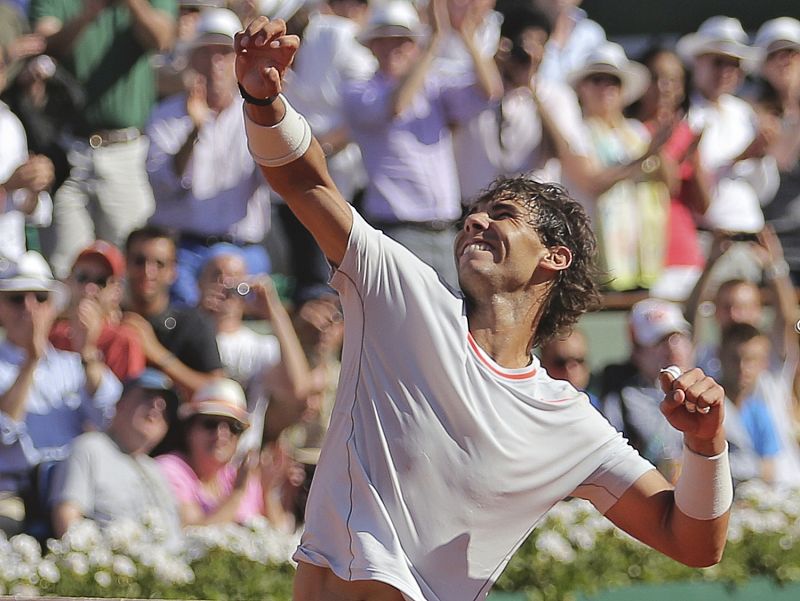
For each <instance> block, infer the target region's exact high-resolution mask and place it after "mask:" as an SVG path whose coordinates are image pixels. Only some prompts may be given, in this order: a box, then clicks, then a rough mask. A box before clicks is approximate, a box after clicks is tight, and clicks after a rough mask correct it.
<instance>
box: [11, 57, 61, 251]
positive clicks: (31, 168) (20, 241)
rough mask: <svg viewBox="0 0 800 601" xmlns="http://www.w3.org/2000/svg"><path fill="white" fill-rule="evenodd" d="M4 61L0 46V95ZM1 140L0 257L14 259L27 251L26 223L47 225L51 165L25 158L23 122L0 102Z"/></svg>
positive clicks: (40, 158)
mask: <svg viewBox="0 0 800 601" xmlns="http://www.w3.org/2000/svg"><path fill="white" fill-rule="evenodd" d="M7 59H8V55H7V53H6V51H5V49H4V48H3V47H2V45H0V92H2V91H3V89H4V88H5V86H6V69H7V67H8V60H7ZM0 140H2V143H1V144H0V256H3V257H6V258H8V259H12V260H15V259H17V258H19V257H20V256H21V255H22V253H24V252H25V251H26V250H27V243H26V240H25V223H26V222H28V223H30V224H31V225H35V226H39V227H44V226H47V225H49V224H50V218H51V216H52V211H53V203H52V200H51V199H50V195H49V194H48V192H47V190H48V189H49V188H50V186H51V184H52V183H53V177H54V173H53V163H52V162H51V161H50V159H48V158H47V157H45V156H43V155H28V145H27V139H26V137H25V130H24V129H23V127H22V123H20V121H19V119H17V117H16V116H15V115H14V114H13V113H12V112H11V111H10V110H9V108H8V107H7V106H6V105H5V104H3V103H2V102H0Z"/></svg>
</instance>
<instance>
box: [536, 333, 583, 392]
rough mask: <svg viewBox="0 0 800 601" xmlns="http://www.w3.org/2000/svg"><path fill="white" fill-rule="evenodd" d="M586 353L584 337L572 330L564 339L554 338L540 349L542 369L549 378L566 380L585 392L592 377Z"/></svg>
mask: <svg viewBox="0 0 800 601" xmlns="http://www.w3.org/2000/svg"><path fill="white" fill-rule="evenodd" d="M587 353H588V348H587V344H586V337H585V336H584V335H583V333H581V332H580V331H578V330H573V332H572V333H571V334H570V335H569V336H567V337H566V338H556V339H554V340H551V341H550V342H548V343H547V344H545V345H544V346H543V347H542V357H541V363H542V367H544V368H545V370H547V374H548V375H549V376H550V377H551V378H555V379H556V380H566V381H567V382H569V383H570V384H572V385H573V386H574V387H575V388H577V389H578V390H585V389H586V387H587V386H588V384H589V378H590V376H591V375H592V374H591V372H590V371H589V364H588V362H587V361H586V355H587Z"/></svg>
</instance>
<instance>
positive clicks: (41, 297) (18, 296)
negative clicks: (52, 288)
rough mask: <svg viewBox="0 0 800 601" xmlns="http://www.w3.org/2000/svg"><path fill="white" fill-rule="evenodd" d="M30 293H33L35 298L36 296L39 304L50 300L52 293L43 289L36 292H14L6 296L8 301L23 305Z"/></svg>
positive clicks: (19, 305) (12, 303)
mask: <svg viewBox="0 0 800 601" xmlns="http://www.w3.org/2000/svg"><path fill="white" fill-rule="evenodd" d="M28 294H32V295H33V298H35V299H36V302H37V303H39V304H42V303H46V302H47V301H48V300H50V293H49V292H44V291H41V290H39V291H36V292H17V293H14V294H8V295H6V296H5V297H4V298H5V300H6V302H7V303H9V304H11V305H16V306H18V307H21V306H22V305H24V304H25V297H26V296H27V295H28Z"/></svg>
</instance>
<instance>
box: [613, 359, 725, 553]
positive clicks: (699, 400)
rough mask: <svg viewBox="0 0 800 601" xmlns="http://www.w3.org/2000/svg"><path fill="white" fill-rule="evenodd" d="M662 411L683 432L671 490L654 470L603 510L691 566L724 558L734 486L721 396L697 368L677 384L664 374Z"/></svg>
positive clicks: (636, 533) (622, 524) (652, 545)
mask: <svg viewBox="0 0 800 601" xmlns="http://www.w3.org/2000/svg"><path fill="white" fill-rule="evenodd" d="M661 385H662V388H663V389H664V390H665V396H664V401H663V402H662V404H661V411H662V413H663V414H664V416H665V417H666V418H667V420H668V421H669V422H670V424H671V425H672V426H673V427H675V428H677V429H678V430H680V431H682V432H683V435H684V460H683V466H682V470H681V475H680V476H679V477H678V481H677V482H676V484H675V487H674V489H673V487H672V485H670V484H669V483H668V482H667V481H666V480H665V479H664V478H663V476H661V474H659V473H658V472H656V471H655V470H652V471H650V472H648V473H646V474H645V475H644V476H642V477H641V478H639V480H638V481H637V482H636V483H635V484H634V485H633V486H631V487H630V488H629V489H628V490H627V491H626V492H625V494H623V495H622V497H621V498H620V500H619V501H618V502H617V503H616V504H615V505H614V506H613V507H612V508H611V509H610V510H609V511H608V512H607V514H606V515H607V517H608V518H609V519H611V521H613V522H614V523H615V524H616V525H617V526H619V527H620V528H622V529H623V530H625V531H626V532H628V533H629V534H631V535H632V536H634V537H636V538H638V539H639V540H641V541H642V542H644V543H646V544H648V545H650V546H651V547H653V548H654V549H656V550H658V551H661V552H662V553H664V554H665V555H668V556H669V557H672V558H673V559H675V560H677V561H680V562H682V563H685V564H686V565H690V566H693V567H706V566H710V565H713V564H715V563H717V562H719V560H720V559H721V558H722V551H723V549H724V548H725V541H726V537H727V531H728V518H729V514H730V505H731V502H732V500H733V485H732V481H731V474H730V468H729V466H728V457H727V455H728V451H727V443H726V442H725V432H724V430H723V428H722V422H723V418H724V403H723V401H724V398H725V392H724V391H723V390H722V387H721V386H720V385H719V384H717V383H716V382H715V381H714V380H713V379H712V378H709V377H708V376H706V375H705V374H704V373H703V372H702V371H701V370H699V369H693V370H691V371H689V372H686V373H685V374H682V375H681V376H680V377H679V378H678V379H677V380H676V379H674V378H673V376H672V375H670V374H667V373H662V375H661Z"/></svg>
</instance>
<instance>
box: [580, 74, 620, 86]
mask: <svg viewBox="0 0 800 601" xmlns="http://www.w3.org/2000/svg"><path fill="white" fill-rule="evenodd" d="M586 81H588V82H589V83H590V84H592V85H595V86H599V85H606V86H621V85H622V80H621V79H620V78H619V77H615V76H613V75H606V74H605V73H595V74H593V75H589V76H588V77H587V78H586Z"/></svg>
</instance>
